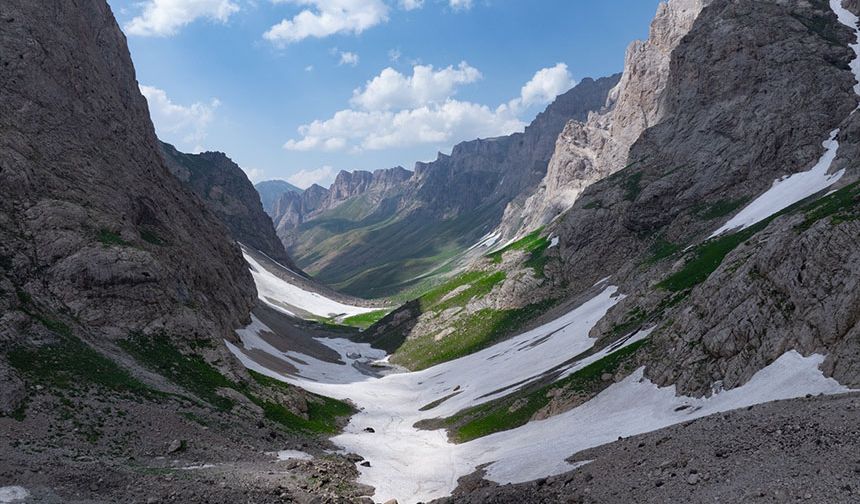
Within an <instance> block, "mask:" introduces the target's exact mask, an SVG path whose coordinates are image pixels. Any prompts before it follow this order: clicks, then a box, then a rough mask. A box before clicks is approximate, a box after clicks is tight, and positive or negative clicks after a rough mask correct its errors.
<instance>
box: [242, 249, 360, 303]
mask: <svg viewBox="0 0 860 504" xmlns="http://www.w3.org/2000/svg"><path fill="white" fill-rule="evenodd" d="M243 255H244V256H245V261H247V262H248V264H249V265H250V266H251V275H252V276H253V277H254V283H255V284H257V296H258V297H259V298H260V300H261V301H263V302H264V303H266V304H267V305H269V306H271V307H272V308H274V309H276V310H278V311H280V312H282V313H286V314H287V315H292V316H296V315H297V314H296V313H294V312H292V311H290V309H289V308H290V307H293V308H297V309H298V310H301V311H304V312H307V313H310V314H313V315H317V316H320V317H332V316H340V315H346V316H352V315H359V314H362V313H369V312H372V311H374V310H375V309H376V308H364V307H361V306H351V305H347V304H343V303H339V302H337V301H335V300H333V299H330V298H327V297H325V296H323V295H322V294H318V293H316V292H311V291H307V290H304V289H302V288H301V287H298V286H296V285H293V284H291V283H288V282H285V281H284V280H282V279H280V278H278V277H277V276H276V275H274V274H272V273H271V272H270V271H268V270H267V269H266V268H264V267H263V265H261V264H260V263H258V262H257V261H255V260H254V258H253V257H251V256H250V255H248V254H246V253H244V252H243Z"/></svg>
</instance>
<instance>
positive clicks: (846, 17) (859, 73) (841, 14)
mask: <svg viewBox="0 0 860 504" xmlns="http://www.w3.org/2000/svg"><path fill="white" fill-rule="evenodd" d="M830 8H831V9H833V12H835V13H836V17H837V18H839V22H840V23H842V24H844V25H845V26H847V27H848V28H851V29H852V30H853V31H854V35H856V36H857V41H856V42H855V43H854V44H851V45H850V46H849V47H851V49H852V50H853V51H854V60H853V61H852V62H851V72H852V73H853V74H854V78H855V79H856V80H857V84H856V85H855V86H854V92H855V93H857V95H858V96H860V26H858V23H860V19H858V18H857V16H856V15H854V13H853V12H851V11H850V10H848V9H846V8H845V6H843V5H842V0H830ZM858 108H860V106H858Z"/></svg>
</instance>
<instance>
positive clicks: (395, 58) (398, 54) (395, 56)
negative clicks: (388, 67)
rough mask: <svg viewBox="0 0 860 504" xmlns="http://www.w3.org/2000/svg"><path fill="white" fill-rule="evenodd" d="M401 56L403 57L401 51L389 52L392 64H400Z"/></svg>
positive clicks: (392, 50) (390, 50)
mask: <svg viewBox="0 0 860 504" xmlns="http://www.w3.org/2000/svg"><path fill="white" fill-rule="evenodd" d="M401 56H403V54H402V53H401V52H400V49H389V50H388V59H390V60H391V62H392V63H397V62H399V61H400V57H401Z"/></svg>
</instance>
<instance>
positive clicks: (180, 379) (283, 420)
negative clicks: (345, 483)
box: [122, 335, 353, 434]
mask: <svg viewBox="0 0 860 504" xmlns="http://www.w3.org/2000/svg"><path fill="white" fill-rule="evenodd" d="M122 347H123V348H124V349H125V350H126V351H127V352H129V353H130V354H131V355H132V356H134V357H135V358H136V359H137V360H138V361H140V362H141V363H142V364H144V365H146V366H147V367H149V368H150V369H152V370H153V371H156V372H157V373H159V374H161V375H163V376H165V377H167V378H169V379H170V380H171V381H173V382H174V383H176V384H177V385H179V386H181V387H183V388H185V389H186V390H188V391H190V392H192V393H193V394H194V395H196V396H197V397H199V398H200V399H203V400H204V401H206V402H207V403H209V404H210V405H212V406H213V407H215V408H216V409H219V410H222V411H227V410H230V409H231V408H232V407H233V406H234V405H235V402H234V401H233V400H232V399H229V398H226V397H222V396H220V395H218V389H233V390H236V391H238V392H239V393H241V394H243V395H245V396H246V397H247V398H248V399H249V400H251V402H253V403H254V404H256V405H258V406H260V407H261V408H262V409H263V412H264V414H265V416H266V418H268V419H269V420H271V421H273V422H275V423H278V424H280V425H281V426H282V427H284V428H286V429H287V430H290V431H296V432H305V433H310V434H331V433H334V432H336V431H337V429H338V425H337V418H338V417H342V416H347V415H350V414H352V413H353V409H352V407H351V406H350V405H349V404H347V403H345V402H342V401H338V400H335V399H330V398H327V397H322V396H318V395H313V394H309V395H308V418H307V419H305V418H303V417H301V416H299V415H296V414H295V413H293V412H291V411H290V410H289V409H288V408H286V407H285V406H282V405H280V404H277V403H274V402H272V401H270V400H267V399H263V398H261V397H259V396H257V395H256V394H254V393H253V392H252V391H251V390H250V389H249V387H248V386H247V385H244V384H239V383H236V382H233V381H232V380H229V379H228V378H226V377H225V376H224V375H222V374H221V373H219V372H218V371H217V370H216V369H215V368H213V367H212V366H210V365H209V364H207V363H206V362H205V361H204V360H203V359H202V358H201V357H199V356H196V355H190V356H189V355H183V354H182V353H181V352H180V351H179V350H178V349H177V348H176V347H175V346H174V345H173V344H172V343H171V342H170V340H169V338H167V336H164V335H158V336H153V337H144V336H140V335H134V336H131V337H130V338H129V339H127V340H126V341H124V342H123V343H122ZM249 373H250V374H251V376H252V377H253V378H254V380H255V381H256V382H257V383H258V384H259V385H261V386H262V387H266V388H270V389H281V390H284V391H289V389H290V386H289V385H287V384H286V383H283V382H280V381H278V380H274V379H272V378H269V377H267V376H264V375H261V374H259V373H255V372H254V371H249Z"/></svg>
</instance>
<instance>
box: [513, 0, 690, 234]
mask: <svg viewBox="0 0 860 504" xmlns="http://www.w3.org/2000/svg"><path fill="white" fill-rule="evenodd" d="M704 4H705V2H704V1H703V0H674V1H672V2H665V3H661V4H660V5H659V8H658V11H657V14H656V16H655V17H654V20H653V21H652V23H651V30H650V34H649V37H648V39H647V40H645V41H636V42H633V43H632V44H631V45H630V47H629V48H628V50H627V56H626V59H625V65H624V73H623V76H622V78H621V81H620V82H619V83H618V86H617V87H615V88H614V89H613V90H612V92H611V93H610V96H609V99H608V103H607V106H606V107H605V109H604V110H602V111H600V112H599V113H595V114H591V115H589V117H588V119H587V120H586V121H578V120H571V121H568V123H567V124H566V125H565V127H564V130H563V131H562V132H561V135H560V136H559V138H558V140H557V143H556V146H555V151H554V152H553V155H552V159H551V160H550V163H549V168H548V170H547V171H546V176H545V177H544V180H543V181H541V183H540V185H539V187H538V188H537V190H536V191H534V192H533V194H530V195H527V199H526V200H525V201H524V202H523V203H522V204H519V205H516V204H514V205H511V207H509V208H508V209H507V210H506V215H505V218H504V219H503V224H502V226H501V230H500V235H501V236H502V238H503V239H507V238H511V237H513V236H516V235H517V233H518V232H520V231H521V230H526V231H527V230H533V229H536V228H538V227H539V226H542V225H544V224H547V223H549V222H550V221H551V220H552V219H553V218H555V217H556V216H558V214H560V213H561V212H563V211H564V210H566V209H568V208H570V206H571V205H572V204H573V202H574V201H575V200H576V198H577V197H578V196H579V195H580V194H581V193H582V191H583V190H584V189H585V188H586V187H588V185H590V184H591V183H593V182H595V181H597V180H600V179H602V178H605V177H607V176H609V175H611V174H613V173H615V172H616V171H618V170H621V169H622V168H624V167H625V166H626V161H627V158H628V152H629V149H630V146H631V145H632V144H633V143H634V142H635V141H636V140H637V139H638V138H639V136H640V135H641V134H642V132H643V131H644V130H646V129H647V128H649V127H650V126H653V125H655V124H657V123H659V122H660V120H661V119H662V118H663V115H664V113H665V110H664V102H663V100H662V96H663V95H664V93H665V90H666V84H667V82H666V81H667V78H668V77H669V64H670V55H671V54H672V51H673V50H674V49H675V47H676V46H677V45H678V44H679V43H680V41H681V39H682V38H683V37H684V36H685V35H686V34H687V33H688V32H689V30H690V28H691V27H692V24H693V22H694V21H695V20H696V18H697V16H698V15H699V13H700V12H701V10H702V7H703V6H704Z"/></svg>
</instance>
